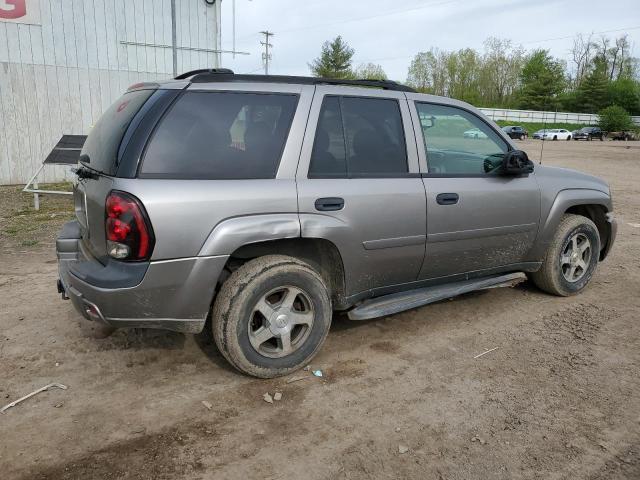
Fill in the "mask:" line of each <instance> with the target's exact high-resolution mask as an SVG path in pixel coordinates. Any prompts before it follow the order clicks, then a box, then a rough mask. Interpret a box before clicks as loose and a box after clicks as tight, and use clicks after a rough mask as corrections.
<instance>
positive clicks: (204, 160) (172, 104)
mask: <svg viewBox="0 0 640 480" xmlns="http://www.w3.org/2000/svg"><path fill="white" fill-rule="evenodd" d="M470 129H477V130H478V131H480V132H482V135H479V136H478V138H475V139H469V138H466V137H465V136H464V132H465V131H467V130H470ZM77 175H78V180H77V182H76V185H75V194H74V198H75V211H76V216H77V220H75V221H73V222H70V223H68V224H66V225H65V226H64V228H63V229H62V231H61V233H60V235H59V237H58V240H57V255H58V259H59V272H60V279H59V281H58V289H59V291H60V293H61V294H62V296H63V298H70V299H71V300H72V302H73V304H74V306H75V307H76V309H77V310H78V311H79V312H80V313H81V314H82V315H83V316H85V317H86V318H87V319H89V320H93V321H97V322H103V323H105V324H108V325H110V326H113V327H151V328H164V329H169V330H175V331H180V332H192V333H197V332H200V331H201V330H202V329H203V328H204V327H205V325H209V322H208V320H209V321H210V328H211V329H212V333H213V337H214V339H215V342H216V344H217V346H218V348H219V349H220V351H221V352H222V354H223V355H224V356H225V357H226V359H227V360H228V361H229V362H230V363H231V364H232V365H233V366H234V367H236V368H238V369H239V370H241V371H243V372H245V373H248V374H250V375H254V376H257V377H275V376H279V375H284V374H287V373H289V372H291V371H293V370H295V369H297V368H299V367H300V366H304V365H306V364H307V363H308V362H309V361H310V360H311V358H312V357H313V356H314V355H315V353H316V352H317V351H318V349H319V348H320V346H321V345H322V343H323V341H324V339H325V337H326V335H327V333H328V331H329V326H330V324H331V319H332V315H333V312H334V311H341V312H345V313H346V315H347V316H348V317H349V318H351V319H353V320H363V319H369V318H375V317H380V316H384V315H389V314H393V313H396V312H400V311H403V310H407V309H410V308H415V307H418V306H421V305H425V304H427V303H430V302H434V301H437V300H441V299H444V298H449V297H452V296H454V295H457V294H460V293H464V292H468V291H471V290H476V289H480V288H487V287H490V286H495V285H500V284H503V283H505V282H507V281H509V280H512V279H513V278H514V275H522V272H525V273H526V274H527V275H528V277H529V278H530V279H531V280H532V281H533V283H535V284H536V285H537V286H538V287H540V288H541V289H543V290H544V291H546V292H549V293H552V294H555V295H563V296H565V295H572V294H575V293H578V292H579V291H581V290H582V289H583V288H585V286H586V285H587V284H588V283H589V280H590V279H591V277H592V275H593V273H594V271H595V269H596V266H597V264H598V261H601V260H603V259H604V258H605V257H606V255H607V253H608V252H609V249H610V248H611V245H612V244H613V241H614V238H615V235H616V224H615V221H614V219H613V216H612V204H611V194H610V191H609V187H608V186H607V184H606V183H605V182H604V181H602V180H600V179H598V178H595V177H592V176H590V175H585V174H582V173H578V172H575V171H571V170H565V169H561V168H552V167H546V166H540V165H535V168H534V165H533V163H532V162H531V161H529V159H528V158H527V155H526V154H525V153H524V152H522V151H519V150H518V149H517V148H516V146H515V145H514V144H513V143H512V142H511V140H510V139H509V137H508V136H507V135H505V134H504V132H503V131H502V130H501V129H500V128H499V127H498V126H497V125H495V124H494V123H493V122H491V121H489V120H487V118H486V117H485V116H483V115H482V114H481V113H480V112H479V111H478V110H476V109H475V108H473V107H471V106H470V105H468V104H466V103H463V102H459V101H456V100H453V99H449V98H442V97H435V96H431V95H424V94H419V93H415V92H413V91H412V90H411V89H410V88H408V87H405V86H403V85H400V84H397V83H394V82H386V81H384V82H383V81H346V80H331V79H322V78H306V77H280V76H258V75H255V76H252V75H235V74H233V72H231V71H228V70H206V71H196V72H188V73H186V74H184V75H181V76H179V77H177V78H176V79H174V80H171V81H167V82H164V83H159V84H153V83H143V84H138V85H134V86H132V87H131V88H130V89H129V90H128V91H127V92H126V93H125V94H124V95H123V96H122V98H120V99H119V100H118V101H117V102H116V103H115V104H114V105H113V106H112V107H111V108H110V109H109V110H107V111H106V112H105V113H104V115H103V116H102V118H101V119H100V120H99V122H97V124H96V125H95V126H94V128H93V129H92V131H91V133H90V135H89V136H88V138H87V141H86V142H85V144H84V147H83V150H82V152H81V156H80V166H79V168H78V169H77Z"/></svg>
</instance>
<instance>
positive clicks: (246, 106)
mask: <svg viewBox="0 0 640 480" xmlns="http://www.w3.org/2000/svg"><path fill="white" fill-rule="evenodd" d="M297 102H298V96H297V95H288V94H260V93H236V92H186V93H185V94H184V95H183V96H182V97H181V98H179V99H178V101H177V102H176V104H175V105H174V106H173V107H172V108H171V110H169V112H168V113H167V114H166V115H165V117H164V118H163V120H162V121H161V123H160V125H159V126H158V128H157V129H156V131H155V133H154V134H153V137H152V138H151V141H150V143H149V145H148V146H147V150H146V153H145V155H144V159H143V162H142V166H141V168H140V176H141V177H148V178H154V177H155V178H185V179H209V180H226V179H255V178H274V177H275V175H276V171H277V170H278V165H279V163H280V157H281V156H282V151H283V149H284V145H285V142H286V139H287V135H288V133H289V128H290V127H291V121H292V119H293V115H294V113H295V109H296V105H297Z"/></svg>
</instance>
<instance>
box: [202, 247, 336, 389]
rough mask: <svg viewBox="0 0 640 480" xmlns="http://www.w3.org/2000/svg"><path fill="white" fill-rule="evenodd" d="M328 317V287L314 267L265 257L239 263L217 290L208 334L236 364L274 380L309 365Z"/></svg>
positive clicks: (245, 371)
mask: <svg viewBox="0 0 640 480" xmlns="http://www.w3.org/2000/svg"><path fill="white" fill-rule="evenodd" d="M331 317H332V309H331V300H330V297H329V292H328V289H327V287H326V285H325V283H324V281H323V279H322V277H321V276H320V275H319V274H318V273H317V272H316V271H315V270H313V269H312V268H311V267H310V266H309V265H308V264H306V263H305V262H302V261H300V260H298V259H296V258H293V257H287V256H283V255H267V256H264V257H259V258H256V259H253V260H251V261H249V262H247V263H245V264H244V265H242V266H241V267H240V268H238V269H237V270H236V271H235V272H233V273H232V274H231V276H230V277H229V278H228V279H227V281H226V282H225V283H224V284H223V285H222V287H221V288H220V292H219V293H218V296H217V298H216V301H215V303H214V306H213V310H212V328H213V338H214V339H215V342H216V345H217V346H218V349H219V350H220V352H221V353H222V355H223V356H224V357H225V358H226V359H227V360H228V361H229V363H231V365H233V366H234V367H235V368H237V369H238V370H240V371H242V372H244V373H247V374H249V375H253V376H255V377H259V378H273V377H278V376H281V375H286V374H288V373H290V372H292V371H294V370H297V369H298V368H300V367H302V366H304V365H306V364H307V363H309V361H310V360H311V359H312V358H313V357H314V355H315V354H316V353H317V351H318V350H319V349H320V347H321V345H322V344H323V343H324V340H325V338H326V336H327V333H328V332H329V327H330V325H331Z"/></svg>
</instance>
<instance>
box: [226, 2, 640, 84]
mask: <svg viewBox="0 0 640 480" xmlns="http://www.w3.org/2000/svg"><path fill="white" fill-rule="evenodd" d="M235 2H236V50H237V51H243V52H248V53H249V55H236V56H235V58H233V56H232V55H231V54H223V55H222V66H223V67H226V68H231V69H233V70H234V71H235V72H236V73H263V72H264V69H263V63H262V58H261V56H262V52H263V48H264V47H263V46H262V45H260V40H263V39H264V37H263V36H262V35H260V33H259V32H260V31H261V30H269V31H271V32H273V33H274V34H275V35H274V36H273V37H271V42H270V43H272V44H273V49H272V62H271V66H270V72H269V73H271V74H278V75H309V74H310V72H309V67H308V63H309V62H311V61H312V60H313V59H314V58H316V57H318V55H319V54H320V49H321V47H322V44H323V42H324V41H326V40H330V39H333V38H334V37H336V36H337V35H342V37H343V39H344V40H346V42H347V43H348V44H349V45H350V46H351V47H353V48H354V49H355V55H354V58H353V63H354V66H358V65H359V64H362V63H367V62H373V63H377V64H380V65H381V66H382V67H383V68H384V70H385V72H386V73H387V76H388V77H389V78H391V79H394V80H399V81H405V80H406V78H407V70H408V68H409V65H410V63H411V60H412V58H413V57H414V55H415V54H416V53H418V52H420V51H428V50H429V49H430V48H431V47H435V48H438V49H440V50H458V49H461V48H468V47H470V48H474V49H476V50H479V51H481V50H482V49H483V46H482V44H483V41H484V40H485V39H486V38H487V37H490V36H494V37H499V38H507V39H510V40H512V41H513V42H514V43H515V44H516V45H522V46H523V47H524V48H525V49H527V50H533V49H536V48H545V49H549V50H550V51H551V54H552V55H553V56H555V57H557V58H560V59H564V60H566V61H567V62H568V63H569V60H570V56H569V50H570V48H571V45H572V43H573V39H574V37H575V35H577V34H579V33H582V34H583V35H589V34H590V33H594V37H595V38H599V37H600V36H601V34H600V33H598V32H608V33H604V34H605V35H608V36H610V37H616V36H619V35H621V34H623V33H625V32H626V33H628V35H629V40H630V41H631V43H632V45H633V55H634V56H640V0H613V1H610V2H606V1H605V2H603V1H602V0H573V1H564V0H422V1H420V0H396V1H394V2H388V1H382V0H367V1H364V0H353V1H348V0H235ZM232 3H233V0H223V1H222V48H223V49H225V50H231V49H232V38H233V36H232Z"/></svg>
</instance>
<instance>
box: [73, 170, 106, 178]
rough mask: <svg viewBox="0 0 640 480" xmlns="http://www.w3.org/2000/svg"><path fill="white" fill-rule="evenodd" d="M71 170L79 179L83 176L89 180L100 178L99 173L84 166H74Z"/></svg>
mask: <svg viewBox="0 0 640 480" xmlns="http://www.w3.org/2000/svg"><path fill="white" fill-rule="evenodd" d="M72 172H73V173H75V174H76V175H77V176H78V178H79V179H81V180H82V179H85V178H89V179H91V180H97V179H98V178H100V175H98V174H97V173H96V172H94V171H93V170H89V169H88V168H84V167H78V168H74V169H72Z"/></svg>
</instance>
